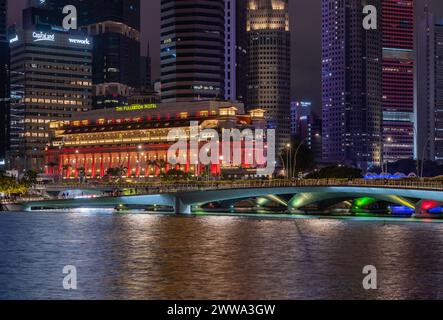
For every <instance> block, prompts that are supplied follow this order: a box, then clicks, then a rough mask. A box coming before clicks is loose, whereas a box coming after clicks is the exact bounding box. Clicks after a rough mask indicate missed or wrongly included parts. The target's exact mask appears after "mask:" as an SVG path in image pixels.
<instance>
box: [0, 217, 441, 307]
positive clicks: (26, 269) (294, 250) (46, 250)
mask: <svg viewBox="0 0 443 320" xmlns="http://www.w3.org/2000/svg"><path fill="white" fill-rule="evenodd" d="M442 231H443V224H439V223H429V224H428V223H410V222H398V221H386V220H379V219H367V220H365V221H355V220H339V219H335V220H332V219H266V217H265V216H256V217H254V218H251V217H250V218H246V217H236V216H228V217H226V216H198V217H177V216H172V215H138V214H128V215H118V214H112V213H109V212H108V213H102V212H100V211H91V212H87V211H82V212H76V213H32V214H1V215H0V256H1V259H0V298H2V299H12V298H18V299H35V298H40V299H47V298H58V299H60V298H63V299H80V298H89V299H320V298H323V299H342V298H346V299H369V298H370V299H373V298H375V299H382V298H389V299H415V298H418V299H426V298H431V299H432V298H442V294H441V289H440V288H443V287H442V284H443V275H442V272H441V271H440V267H439V266H440V265H441V263H442V259H443V246H442V244H443V233H442ZM68 264H69V265H71V264H72V265H75V266H76V267H77V269H78V277H79V279H78V280H79V290H77V291H65V290H63V288H62V279H63V274H62V268H63V266H65V265H68ZM369 264H371V265H375V266H376V267H377V269H378V272H379V290H376V291H365V290H363V289H362V279H363V275H362V269H363V267H364V266H365V265H369Z"/></svg>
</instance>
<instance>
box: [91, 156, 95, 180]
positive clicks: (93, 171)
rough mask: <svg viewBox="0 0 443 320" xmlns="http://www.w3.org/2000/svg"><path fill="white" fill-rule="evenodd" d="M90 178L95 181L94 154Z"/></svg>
mask: <svg viewBox="0 0 443 320" xmlns="http://www.w3.org/2000/svg"><path fill="white" fill-rule="evenodd" d="M91 178H92V179H95V153H94V154H92V163H91Z"/></svg>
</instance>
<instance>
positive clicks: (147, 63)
mask: <svg viewBox="0 0 443 320" xmlns="http://www.w3.org/2000/svg"><path fill="white" fill-rule="evenodd" d="M151 68H152V60H151V53H150V46H149V44H148V49H147V50H146V56H141V57H140V86H141V88H142V89H144V90H152V89H153V88H152V72H151Z"/></svg>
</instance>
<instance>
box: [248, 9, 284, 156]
mask: <svg viewBox="0 0 443 320" xmlns="http://www.w3.org/2000/svg"><path fill="white" fill-rule="evenodd" d="M246 20H247V24H246V32H247V37H248V38H247V39H248V48H247V52H248V77H247V78H248V79H247V83H248V87H247V98H246V100H247V107H248V108H249V109H251V108H253V109H257V108H261V109H264V110H266V117H267V120H268V126H269V128H270V129H276V134H277V136H276V138H277V150H276V152H277V153H279V152H280V151H281V150H282V149H284V148H285V147H286V145H287V144H288V143H289V142H290V131H291V128H290V119H289V118H290V103H291V100H290V90H291V56H290V49H291V40H290V32H289V7H288V0H251V1H248V7H247V19H246Z"/></svg>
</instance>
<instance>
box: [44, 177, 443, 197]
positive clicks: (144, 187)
mask: <svg viewBox="0 0 443 320" xmlns="http://www.w3.org/2000/svg"><path fill="white" fill-rule="evenodd" d="M337 186H350V187H368V188H370V187H391V188H401V189H427V190H438V191H440V190H441V191H443V181H430V180H417V179H415V180H412V179H411V180H408V179H405V180H388V179H386V180H365V179H349V180H348V179H319V180H239V181H209V182H177V183H171V184H164V183H159V182H157V183H137V184H70V185H69V186H64V185H59V186H56V185H51V188H57V187H59V188H60V189H61V190H63V188H65V189H66V188H69V189H97V190H108V191H109V190H112V191H109V192H110V193H112V194H113V195H121V194H123V193H122V191H121V190H124V189H127V190H132V193H131V192H129V194H132V195H137V194H152V193H177V192H191V191H211V190H229V189H246V188H287V187H337ZM124 194H125V195H127V194H128V191H126V192H125V193H124Z"/></svg>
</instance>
